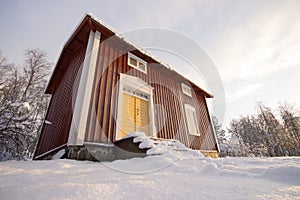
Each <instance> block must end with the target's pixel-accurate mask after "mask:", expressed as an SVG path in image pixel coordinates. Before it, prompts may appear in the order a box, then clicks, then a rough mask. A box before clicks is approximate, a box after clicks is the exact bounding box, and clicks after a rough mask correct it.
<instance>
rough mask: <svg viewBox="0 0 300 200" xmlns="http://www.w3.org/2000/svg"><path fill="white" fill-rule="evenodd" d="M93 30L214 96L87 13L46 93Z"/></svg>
mask: <svg viewBox="0 0 300 200" xmlns="http://www.w3.org/2000/svg"><path fill="white" fill-rule="evenodd" d="M91 30H93V31H95V30H98V31H99V32H101V34H102V35H104V36H106V37H111V36H116V38H117V39H119V40H120V41H122V42H123V43H125V44H126V45H129V46H130V47H131V48H130V49H135V50H136V51H135V53H137V54H138V56H139V57H141V58H142V59H146V58H147V59H148V60H151V61H152V62H156V63H158V64H160V65H162V66H163V67H164V69H163V68H162V70H167V71H169V72H171V73H172V75H173V77H176V76H177V77H180V78H184V79H186V80H188V82H189V84H190V85H191V87H192V88H193V90H194V91H195V93H201V94H203V95H204V96H205V97H207V98H212V97H213V96H212V95H211V94H209V93H208V92H206V91H205V90H203V89H202V88H201V87H199V86H198V85H197V84H195V83H193V82H191V81H190V80H189V79H188V78H186V77H184V76H183V75H182V74H180V73H178V72H177V71H176V70H174V68H172V67H171V66H170V65H169V64H167V63H164V62H163V61H162V60H160V59H159V58H157V57H156V56H154V55H153V54H151V53H150V52H148V51H147V50H145V49H143V48H141V47H139V46H138V45H137V44H134V43H132V42H131V41H130V40H128V39H127V38H126V37H124V36H122V35H121V34H119V33H118V32H117V31H116V30H115V29H114V28H112V27H110V26H109V25H107V24H105V23H104V22H102V21H101V20H99V19H97V18H96V17H95V16H94V15H93V14H91V13H87V14H86V15H85V16H84V17H83V19H82V20H81V21H80V23H79V24H78V25H77V27H76V28H75V31H74V32H73V33H72V34H71V36H70V37H69V38H68V39H67V42H66V44H65V45H64V47H63V49H62V52H61V54H60V57H59V59H58V61H57V64H56V66H55V68H54V71H53V74H52V76H51V78H50V80H49V83H48V86H47V88H46V91H45V92H46V93H48V94H52V93H53V91H54V90H55V88H56V87H57V86H58V85H59V83H60V81H61V80H62V77H63V75H64V73H65V72H66V71H67V66H68V65H67V63H68V62H69V61H70V59H71V57H72V54H74V52H76V48H77V47H78V46H80V44H83V43H84V42H85V41H87V39H88V36H89V32H90V31H91Z"/></svg>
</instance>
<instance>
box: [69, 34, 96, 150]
mask: <svg viewBox="0 0 300 200" xmlns="http://www.w3.org/2000/svg"><path fill="white" fill-rule="evenodd" d="M100 38H101V33H100V32H98V31H96V32H93V31H91V32H90V35H89V40H88V45H87V49H86V53H85V57H84V63H83V66H82V72H81V76H80V82H79V86H78V91H77V96H76V100H75V105H74V108H73V118H72V122H71V128H70V132H69V138H68V145H83V141H84V136H85V132H86V123H87V118H88V114H89V113H88V111H89V107H90V100H91V96H92V88H93V83H94V77H95V72H96V67H97V65H96V64H97V58H98V52H99V46H100Z"/></svg>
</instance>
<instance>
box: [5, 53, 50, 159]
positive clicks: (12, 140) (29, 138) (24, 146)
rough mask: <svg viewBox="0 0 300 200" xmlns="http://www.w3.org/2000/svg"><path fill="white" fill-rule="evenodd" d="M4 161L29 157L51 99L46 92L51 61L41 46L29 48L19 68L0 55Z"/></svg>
mask: <svg viewBox="0 0 300 200" xmlns="http://www.w3.org/2000/svg"><path fill="white" fill-rule="evenodd" d="M0 64H1V68H0V74H1V78H0V91H1V94H0V145H1V147H2V148H0V160H5V159H28V158H30V157H31V155H32V153H33V148H34V146H35V143H36V138H37V133H38V129H39V127H40V126H41V122H42V120H43V118H44V115H45V112H46V109H47V105H48V101H49V98H48V97H47V96H46V95H45V94H44V90H45V87H46V82H47V80H46V79H47V76H48V75H49V70H50V67H51V64H50V63H49V62H48V61H47V59H46V54H45V53H44V52H43V51H41V50H39V49H31V50H26V51H25V64H24V67H23V69H22V71H18V70H17V68H16V67H15V66H14V65H13V64H7V63H6V61H5V58H3V57H2V56H0Z"/></svg>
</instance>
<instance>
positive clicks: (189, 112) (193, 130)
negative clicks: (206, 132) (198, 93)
mask: <svg viewBox="0 0 300 200" xmlns="http://www.w3.org/2000/svg"><path fill="white" fill-rule="evenodd" d="M184 108H185V116H186V121H187V127H188V131H189V134H191V135H197V136H200V133H199V126H198V121H197V115H196V111H195V108H194V107H193V106H191V105H189V104H184Z"/></svg>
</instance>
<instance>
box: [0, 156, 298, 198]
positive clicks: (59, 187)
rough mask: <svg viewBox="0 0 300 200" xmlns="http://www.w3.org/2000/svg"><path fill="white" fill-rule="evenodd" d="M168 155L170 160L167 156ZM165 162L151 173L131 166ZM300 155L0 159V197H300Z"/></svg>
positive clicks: (147, 165)
mask: <svg viewBox="0 0 300 200" xmlns="http://www.w3.org/2000/svg"><path fill="white" fill-rule="evenodd" d="M168 159H169V160H168ZM161 163H165V164H166V163H169V165H168V166H167V167H164V168H162V169H160V170H156V171H155V172H152V173H144V174H133V173H128V172H127V173H122V172H120V171H116V170H112V168H113V166H120V165H121V166H127V168H128V169H129V170H131V171H134V169H137V170H139V169H140V168H142V167H148V168H149V169H151V168H153V167H156V166H161ZM299 175H300V158H299V157H289V158H288V157H286V158H219V159H210V158H196V157H188V158H187V157H180V158H179V159H178V160H176V162H173V161H172V160H171V162H170V157H169V156H167V155H166V154H164V155H160V156H158V155H156V156H149V157H146V158H134V159H130V160H118V161H114V162H110V163H108V162H107V163H105V165H103V163H99V162H90V161H75V160H51V161H27V162H26V161H19V162H18V161H7V162H2V163H0V194H1V199H8V200H9V199H24V197H25V199H45V200H46V199H288V200H290V199H299V196H300V180H299Z"/></svg>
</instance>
